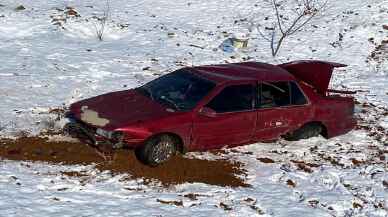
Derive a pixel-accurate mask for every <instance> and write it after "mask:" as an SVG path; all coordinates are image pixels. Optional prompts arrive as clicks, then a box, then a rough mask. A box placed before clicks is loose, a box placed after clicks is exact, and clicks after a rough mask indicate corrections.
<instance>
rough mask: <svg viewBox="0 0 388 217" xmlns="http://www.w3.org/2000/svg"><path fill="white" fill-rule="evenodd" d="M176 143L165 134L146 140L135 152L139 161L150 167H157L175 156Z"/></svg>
mask: <svg viewBox="0 0 388 217" xmlns="http://www.w3.org/2000/svg"><path fill="white" fill-rule="evenodd" d="M176 149H177V141H176V140H175V139H174V138H173V137H171V136H169V135H166V134H163V135H158V136H154V137H152V138H150V139H149V140H147V141H146V142H145V144H144V146H143V147H142V148H140V149H139V150H137V156H138V158H139V160H141V161H142V162H143V163H145V164H147V165H150V166H157V165H159V164H162V163H164V162H166V161H167V160H169V159H170V158H171V157H172V156H174V155H175V153H176Z"/></svg>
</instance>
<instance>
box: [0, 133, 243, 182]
mask: <svg viewBox="0 0 388 217" xmlns="http://www.w3.org/2000/svg"><path fill="white" fill-rule="evenodd" d="M0 158H5V159H10V160H23V161H44V162H48V163H54V164H58V163H62V164H66V165H75V164H83V165H85V164H92V163H96V168H97V169H99V170H109V171H112V172H113V173H115V174H117V173H128V174H129V175H130V177H131V178H145V180H148V181H150V180H154V179H156V180H159V181H160V182H161V183H162V184H163V185H171V184H180V183H186V182H190V183H193V182H201V183H207V184H212V185H219V186H231V187H240V186H243V187H246V186H248V185H247V184H246V183H244V181H243V180H242V179H240V178H239V177H237V176H236V175H243V173H244V170H243V169H241V168H240V164H239V163H232V162H229V161H226V160H217V161H209V160H200V159H188V158H183V157H181V156H175V157H174V158H173V159H171V160H170V161H168V162H166V163H165V164H163V165H160V166H158V167H155V168H152V167H149V166H146V165H143V164H141V163H140V162H139V161H138V160H137V158H136V156H135V153H134V151H132V150H124V149H123V150H117V151H115V152H114V153H113V159H112V160H110V161H105V160H104V159H103V158H102V157H101V156H100V155H99V154H97V152H96V150H95V149H94V148H92V147H90V146H87V145H84V144H81V143H71V142H49V141H48V140H47V139H44V138H40V137H25V138H19V139H17V140H6V139H2V140H0Z"/></svg>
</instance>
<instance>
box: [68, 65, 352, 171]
mask: <svg viewBox="0 0 388 217" xmlns="http://www.w3.org/2000/svg"><path fill="white" fill-rule="evenodd" d="M344 66H345V65H343V64H338V63H332V62H323V61H312V60H310V61H295V62H290V63H286V64H281V65H271V64H266V63H259V62H243V63H233V64H223V65H209V66H196V67H187V68H183V69H179V70H177V71H174V72H172V73H169V74H167V75H164V76H161V77H159V78H157V79H155V80H153V81H151V82H149V83H147V84H145V85H143V86H141V87H138V88H135V89H130V90H124V91H117V92H112V93H107V94H104V95H100V96H96V97H93V98H89V99H85V100H82V101H79V102H76V103H74V104H72V105H71V106H70V109H69V112H68V113H67V115H66V117H67V120H68V123H67V124H66V125H65V130H66V131H67V132H69V133H70V134H71V135H74V134H76V136H77V137H79V138H81V139H82V140H84V141H86V142H88V143H91V144H94V145H96V146H98V145H100V144H105V145H106V144H109V145H111V146H112V147H113V148H121V147H129V148H134V149H136V150H137V153H138V156H139V157H140V158H139V159H140V160H142V161H143V162H145V163H147V164H149V165H153V166H155V165H157V164H160V163H162V162H164V161H166V160H168V159H169V158H170V157H171V156H172V155H174V154H175V153H176V152H181V153H184V152H186V151H198V150H201V151H204V150H209V149H217V148H221V147H224V146H228V147H230V146H237V145H243V144H248V143H254V142H257V141H272V140H274V139H277V138H279V137H280V136H283V137H285V138H286V139H291V140H298V139H304V138H309V137H313V136H318V135H322V136H324V137H326V138H330V137H333V136H337V135H340V134H344V133H346V132H348V131H350V130H351V129H353V128H354V127H355V125H356V120H355V118H354V116H353V114H354V100H353V98H352V97H349V96H347V95H346V96H343V95H344V94H349V93H350V92H347V91H335V90H328V85H329V81H330V78H331V75H332V71H333V69H334V68H335V67H344ZM331 92H332V93H331ZM330 93H331V94H330ZM333 93H337V94H333ZM338 93H342V94H341V95H340V94H338Z"/></svg>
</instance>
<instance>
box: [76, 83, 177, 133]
mask: <svg viewBox="0 0 388 217" xmlns="http://www.w3.org/2000/svg"><path fill="white" fill-rule="evenodd" d="M70 111H71V113H72V114H73V115H74V116H75V118H77V119H79V120H82V121H83V122H85V123H87V124H90V125H93V126H95V127H99V128H103V129H106V130H113V129H116V128H122V127H125V126H128V125H131V124H136V123H141V122H143V121H146V120H149V119H157V118H162V117H165V116H168V115H170V114H171V112H169V111H168V109H166V108H165V107H163V106H162V105H160V104H158V103H157V102H154V101H152V100H151V99H149V98H148V97H146V96H143V95H142V94H140V93H138V92H137V91H136V90H133V89H131V90H125V91H118V92H111V93H107V94H103V95H99V96H96V97H92V98H89V99H85V100H82V101H79V102H76V103H73V104H72V105H71V106H70Z"/></svg>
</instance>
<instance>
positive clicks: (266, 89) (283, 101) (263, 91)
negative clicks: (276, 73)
mask: <svg viewBox="0 0 388 217" xmlns="http://www.w3.org/2000/svg"><path fill="white" fill-rule="evenodd" d="M260 87H261V88H259V89H260V94H259V107H260V108H273V107H280V106H287V105H290V104H291V99H290V87H289V84H288V82H286V81H284V82H283V81H281V82H263V83H262V84H261V85H260Z"/></svg>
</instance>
